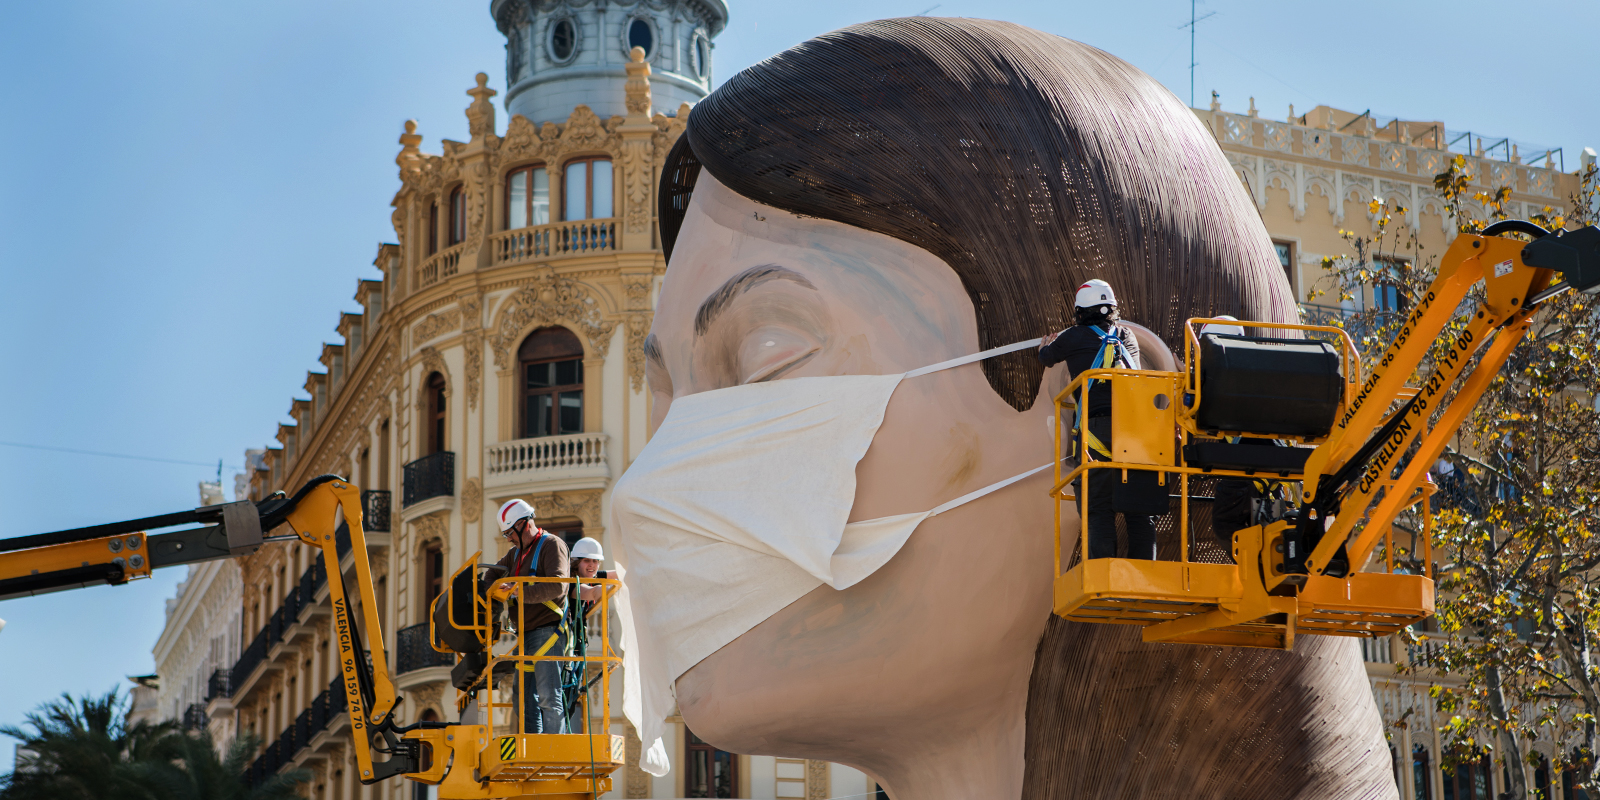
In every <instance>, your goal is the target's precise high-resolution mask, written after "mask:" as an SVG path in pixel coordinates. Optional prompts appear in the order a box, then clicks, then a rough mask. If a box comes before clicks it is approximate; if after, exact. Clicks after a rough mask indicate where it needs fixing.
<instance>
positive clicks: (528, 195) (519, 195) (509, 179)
mask: <svg viewBox="0 0 1600 800" xmlns="http://www.w3.org/2000/svg"><path fill="white" fill-rule="evenodd" d="M549 222H550V176H549V175H548V174H547V173H546V172H545V169H544V167H543V166H535V167H518V168H517V169H514V170H512V171H511V173H510V174H508V175H507V176H506V230H508V231H514V230H516V229H518V228H526V227H529V226H531V225H546V224H548V223H549Z"/></svg>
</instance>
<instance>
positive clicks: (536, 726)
mask: <svg viewBox="0 0 1600 800" xmlns="http://www.w3.org/2000/svg"><path fill="white" fill-rule="evenodd" d="M533 515H534V511H533V506H531V505H528V504H527V503H526V502H525V501H523V500H520V499H518V500H508V501H506V503H505V505H502V506H500V515H499V523H500V535H501V536H504V537H506V539H508V540H509V541H510V542H511V545H512V547H511V549H510V550H509V551H507V552H506V554H505V556H504V557H502V558H501V559H500V561H499V563H498V566H500V567H502V568H504V569H505V570H506V573H505V574H506V577H511V578H523V577H539V578H565V577H568V576H569V572H568V569H569V563H568V558H567V543H566V542H563V541H562V540H561V537H560V536H557V535H555V534H553V533H551V532H549V531H547V530H545V529H543V528H540V527H539V526H537V525H535V524H534V523H533ZM516 586H517V584H514V583H510V582H506V583H502V584H500V589H501V590H502V591H510V590H512V589H515V588H516ZM518 593H519V594H520V595H521V596H520V597H512V598H510V599H509V601H508V602H510V603H511V612H512V613H511V618H512V619H513V620H516V626H517V633H518V636H520V637H521V639H522V648H523V649H522V651H521V652H523V653H524V654H525V655H529V656H545V655H551V656H564V655H566V654H567V652H568V650H569V637H568V636H567V633H566V630H565V626H564V625H562V624H561V623H562V622H563V620H564V619H565V617H566V614H567V606H568V604H567V586H566V585H565V584H560V583H525V584H522V586H521V589H520V591H519V592H518ZM562 671H563V670H562V666H561V662H559V661H536V662H532V663H529V662H521V663H519V664H518V665H517V680H516V681H514V682H513V689H512V692H513V694H515V695H518V696H519V698H520V699H517V698H514V699H513V700H512V706H513V707H514V708H517V709H518V710H519V711H520V713H521V715H522V726H521V727H522V732H523V733H566V732H567V724H566V723H567V715H566V713H565V710H564V708H563V705H564V704H563V697H562V691H561V683H562V681H561V677H562ZM530 676H531V679H530Z"/></svg>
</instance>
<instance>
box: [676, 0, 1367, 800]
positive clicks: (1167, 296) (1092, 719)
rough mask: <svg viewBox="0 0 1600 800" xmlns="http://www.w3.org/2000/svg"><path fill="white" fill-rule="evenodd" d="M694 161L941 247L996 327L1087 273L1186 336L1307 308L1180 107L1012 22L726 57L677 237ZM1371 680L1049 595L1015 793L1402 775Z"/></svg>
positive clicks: (1065, 313)
mask: <svg viewBox="0 0 1600 800" xmlns="http://www.w3.org/2000/svg"><path fill="white" fill-rule="evenodd" d="M702 168H703V169H706V170H709V171H710V172H711V174H712V175H714V176H715V177H716V179H717V180H718V181H720V182H722V183H723V184H724V185H726V186H728V187H729V188H731V189H732V190H733V191H735V192H738V193H739V194H741V195H743V196H745V197H747V198H750V199H752V200H755V201H757V202H760V203H764V204H767V205H771V206H775V207H777V208H781V209H784V210H787V211H790V212H793V213H796V214H800V215H804V216H811V217H818V218H823V219H829V220H834V221H837V222H842V223H844V224H847V225H852V226H855V227H858V228H863V229H866V230H871V231H876V232H879V233H883V234H886V235H889V236H893V237H895V238H898V239H901V240H903V241H906V242H909V243H911V244H914V245H916V246H918V247H921V248H923V249H925V250H927V251H929V252H931V253H933V254H934V255H936V256H938V257H939V258H941V259H943V260H944V261H945V262H946V263H948V264H949V265H950V266H951V267H952V268H953V269H954V270H955V271H956V273H957V274H958V275H959V276H960V278H961V280H962V283H963V285H964V286H965V287H966V290H967V292H968V294H969V296H970V297H971V299H972V304H973V307H974V309H975V310H976V311H977V320H978V335H979V341H980V343H981V345H982V346H983V347H985V348H989V347H996V346H1000V345H1005V344H1010V343H1012V342H1016V341H1020V340H1023V339H1028V338H1032V337H1034V336H1038V335H1040V334H1041V333H1043V332H1045V331H1046V330H1058V329H1060V328H1062V327H1065V326H1066V325H1068V324H1070V322H1071V311H1072V308H1071V307H1072V295H1073V293H1074V292H1075V290H1076V288H1077V287H1078V286H1079V285H1080V284H1081V283H1082V282H1083V281H1086V280H1088V279H1090V278H1102V279H1104V280H1106V281H1109V282H1110V283H1111V284H1112V286H1113V287H1115V289H1116V292H1117V296H1118V299H1119V301H1120V304H1121V307H1122V311H1123V315H1124V317H1125V318H1127V319H1129V320H1133V321H1137V322H1140V323H1143V324H1145V325H1147V326H1149V327H1150V328H1152V329H1154V330H1155V331H1156V332H1157V333H1158V334H1159V335H1161V336H1162V337H1163V338H1164V339H1165V340H1166V341H1167V342H1168V343H1169V344H1172V345H1174V346H1179V343H1180V342H1181V339H1180V338H1179V336H1180V335H1181V325H1182V323H1183V320H1184V319H1186V318H1189V317H1193V316H1214V315H1217V314H1232V315H1234V316H1237V317H1240V318H1242V319H1253V320H1266V321H1294V320H1295V319H1296V314H1295V307H1294V298H1293V297H1292V295H1291V293H1290V289H1289V286H1288V282H1287V280H1286V279H1285V277H1284V275H1283V272H1282V270H1281V268H1280V267H1279V265H1278V262H1277V259H1276V258H1275V257H1274V254H1273V251H1272V246H1271V242H1270V240H1269V239H1268V238H1267V235H1266V231H1265V228H1264V227H1263V226H1262V225H1261V223H1260V220H1259V218H1258V217H1257V215H1256V212H1255V210H1254V209H1253V208H1252V207H1251V205H1252V204H1251V202H1250V198H1249V197H1248V195H1247V194H1246V193H1245V191H1244V189H1243V188H1242V187H1241V185H1240V182H1239V180H1238V179H1237V178H1236V177H1235V176H1234V174H1233V172H1232V171H1231V170H1230V169H1229V167H1228V164H1227V162H1226V161H1225V160H1224V158H1223V155H1222V153H1221V151H1220V150H1219V149H1218V147H1217V145H1216V143H1215V141H1214V139H1213V138H1212V136H1211V134H1210V133H1208V132H1207V131H1206V129H1205V127H1204V126H1203V125H1202V124H1201V123H1200V121H1199V120H1198V119H1197V118H1196V117H1195V115H1194V113H1193V112H1191V111H1190V110H1189V109H1188V108H1186V107H1185V106H1184V105H1183V103H1182V102H1180V101H1179V100H1178V99H1177V98H1176V97H1174V96H1173V95H1172V93H1171V92H1169V91H1167V90H1166V89H1165V88H1164V87H1162V86H1161V85H1160V84H1159V83H1157V82H1156V81H1155V80H1153V79H1152V78H1150V77H1149V76H1148V75H1145V74H1144V73H1143V72H1141V71H1139V70H1138V69H1136V68H1134V67H1132V66H1131V65H1129V64H1127V63H1125V62H1123V61H1121V60H1120V59H1117V58H1116V57H1114V56H1111V55H1109V54H1107V53H1104V52H1102V51H1100V50H1097V49H1095V48H1093V47H1089V46H1087V45H1084V44H1081V43H1078V42H1074V41H1070V40H1067V39H1063V38H1061V37H1057V36H1052V35H1049V34H1045V33H1041V32H1039V31H1035V30H1031V29H1028V28H1024V27H1021V26H1018V25H1014V24H1010V23H1004V22H994V21H986V20H967V19H944V18H927V17H915V18H908V19H891V20H880V21H877V22H869V23H864V24H861V25H855V26H851V27H848V28H844V29H841V30H838V31H834V32H833V33H829V34H827V35H824V36H821V37H818V38H816V39H812V40H810V41H807V42H805V43H803V44H800V45H798V46H796V47H794V48H791V49H789V50H787V51H785V52H783V53H780V54H778V55H777V56H774V57H772V58H770V59H768V60H766V61H763V62H761V63H760V64H757V65H755V66H753V67H751V68H749V69H747V70H745V71H744V72H741V73H739V74H738V75H736V76H734V77H733V78H732V79H730V80H729V81H728V82H727V83H726V84H724V85H723V86H722V87H721V88H719V89H718V90H717V91H715V92H713V93H712V94H711V95H710V96H709V97H707V98H706V99H705V100H704V101H702V102H701V103H700V104H699V105H698V106H696V107H695V109H694V111H693V113H692V114H691V115H690V117H689V121H688V128H687V132H686V134H685V136H684V137H683V138H682V139H680V140H679V142H678V144H677V145H676V146H675V147H674V149H673V151H672V152H671V153H670V154H669V155H668V158H667V163H666V169H665V172H664V174H663V176H662V186H661V195H660V205H659V208H660V219H661V238H662V243H663V246H664V249H665V250H666V251H667V253H668V256H669V257H670V255H671V251H672V246H673V244H674V242H675V240H676V238H677V232H678V228H679V226H680V225H681V224H682V220H683V214H684V211H685V210H686V209H687V208H688V202H689V198H690V196H691V195H692V192H693V188H694V182H695V179H696V177H697V176H698V173H699V170H700V169H702ZM984 369H985V373H986V375H987V376H988V378H989V382H990V384H991V385H992V386H993V387H994V389H995V391H996V392H998V393H999V394H1000V396H1001V397H1003V398H1005V400H1006V401H1007V402H1008V403H1010V404H1011V405H1012V406H1013V407H1015V408H1018V409H1026V408H1028V407H1029V406H1030V405H1031V404H1032V403H1033V402H1034V400H1035V398H1036V396H1037V395H1038V392H1039V383H1040V379H1041V376H1042V369H1041V367H1040V365H1039V363H1038V361H1037V360H1036V359H1035V358H1034V357H1033V356H1032V354H1030V353H1026V352H1024V353H1021V354H1017V355H1015V356H1011V357H1006V358H1003V359H990V360H988V361H985V362H984ZM1195 535H1196V536H1202V535H1204V536H1207V537H1209V533H1200V532H1197V533H1196V534H1195ZM1168 546H1169V547H1170V546H1171V545H1170V543H1169V544H1168ZM1040 613H1048V611H1047V610H1045V609H1041V611H1040ZM1370 698H1371V695H1370V689H1369V688H1368V687H1367V684H1366V679H1365V673H1364V671H1363V670H1362V668H1361V665H1360V659H1359V656H1358V655H1357V654H1356V653H1355V648H1354V647H1353V646H1352V645H1351V643H1349V642H1334V641H1330V640H1318V639H1317V638H1316V637H1305V638H1303V639H1302V643H1301V644H1300V645H1299V649H1298V651H1297V652H1294V653H1277V652H1267V651H1259V650H1221V649H1216V648H1203V647H1189V646H1174V645H1144V644H1142V643H1141V642H1140V640H1139V636H1138V632H1137V631H1136V630H1133V629H1130V628H1126V627H1122V626H1094V625H1083V624H1078V623H1069V622H1066V621H1064V620H1061V619H1059V618H1055V617H1052V619H1051V621H1050V625H1049V627H1048V628H1047V630H1046V633H1045V636H1044V638H1043V639H1042V640H1041V642H1040V644H1039V649H1038V652H1037V655H1036V657H1035V663H1034V671H1033V677H1032V680H1031V681H1030V685H1029V696H1028V730H1027V745H1026V753H1025V756H1026V764H1027V767H1026V777H1025V791H1024V796H1026V797H1038V798H1045V797H1052V798H1053V797H1095V798H1101V797H1129V798H1132V797H1168V796H1171V797H1186V798H1222V797H1227V798H1241V799H1249V798H1262V799H1264V798H1285V797H1318V796H1333V795H1332V794H1329V792H1334V793H1345V792H1348V791H1349V790H1350V789H1351V788H1352V787H1357V792H1356V795H1359V796H1376V795H1375V794H1374V793H1381V792H1382V791H1385V788H1384V784H1385V781H1387V782H1388V783H1387V791H1392V790H1393V779H1392V778H1390V777H1388V776H1387V772H1388V769H1387V765H1388V759H1387V758H1382V757H1380V755H1379V753H1380V751H1379V750H1378V749H1377V748H1381V747H1382V736H1381V733H1379V731H1378V719H1377V713H1376V708H1375V707H1374V706H1373V704H1372V701H1371V699H1370ZM1356 795H1351V796H1356Z"/></svg>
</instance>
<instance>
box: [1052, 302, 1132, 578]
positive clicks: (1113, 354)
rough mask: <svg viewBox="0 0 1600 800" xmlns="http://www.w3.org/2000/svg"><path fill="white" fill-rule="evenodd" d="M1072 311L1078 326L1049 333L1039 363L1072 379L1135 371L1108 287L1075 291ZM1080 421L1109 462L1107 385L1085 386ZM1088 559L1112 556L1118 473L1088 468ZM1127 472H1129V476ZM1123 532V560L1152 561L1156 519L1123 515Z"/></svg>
mask: <svg viewBox="0 0 1600 800" xmlns="http://www.w3.org/2000/svg"><path fill="white" fill-rule="evenodd" d="M1075 306H1076V308H1075V309H1074V311H1075V314H1076V316H1077V322H1078V324H1076V325H1074V326H1072V327H1070V328H1068V329H1066V330H1064V331H1062V332H1061V333H1060V334H1049V335H1046V336H1045V337H1044V343H1043V344H1041V345H1040V346H1039V360H1040V361H1041V362H1043V363H1044V365H1045V366H1046V367H1050V366H1054V365H1056V364H1059V363H1061V362H1063V361H1065V362H1067V369H1068V370H1069V371H1070V372H1071V373H1072V374H1073V375H1079V374H1082V373H1083V372H1084V371H1085V370H1089V369H1093V368H1095V367H1105V368H1118V369H1139V342H1138V340H1137V339H1135V338H1134V335H1133V331H1132V330H1131V329H1129V328H1128V327H1126V326H1123V325H1118V324H1116V323H1117V320H1118V319H1120V318H1121V317H1120V315H1119V314H1118V313H1117V298H1116V295H1115V294H1114V293H1113V292H1112V291H1111V285H1110V284H1108V283H1106V282H1105V281H1102V280H1099V279H1096V280H1091V281H1089V282H1088V283H1085V284H1084V285H1082V286H1080V287H1078V295H1077V298H1076V302H1075ZM1079 413H1080V414H1083V415H1084V416H1083V417H1082V418H1080V419H1079V427H1080V431H1081V433H1080V435H1084V434H1087V436H1088V437H1089V451H1090V453H1091V456H1092V457H1093V458H1094V459H1095V460H1096V461H1109V460H1111V384H1110V383H1108V382H1106V381H1096V382H1095V383H1094V385H1093V386H1091V387H1090V388H1089V402H1088V408H1087V409H1086V410H1080V411H1079ZM1088 476H1089V480H1088V483H1089V518H1088V520H1086V523H1087V524H1088V526H1089V554H1088V557H1089V558H1113V557H1115V556H1116V554H1117V508H1116V502H1115V496H1116V486H1117V484H1118V483H1119V482H1121V480H1122V473H1121V470H1114V469H1093V470H1089V472H1088ZM1131 477H1132V473H1131V472H1130V478H1131ZM1122 521H1123V524H1124V526H1125V527H1126V528H1127V530H1128V558H1139V559H1146V560H1150V559H1154V558H1155V557H1156V526H1155V521H1154V520H1153V519H1152V518H1151V517H1150V516H1149V515H1147V514H1130V513H1123V515H1122Z"/></svg>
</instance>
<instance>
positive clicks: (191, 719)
mask: <svg viewBox="0 0 1600 800" xmlns="http://www.w3.org/2000/svg"><path fill="white" fill-rule="evenodd" d="M205 726H206V707H205V705H204V704H203V703H190V704H189V707H188V708H186V709H184V710H183V729H184V730H186V731H197V730H200V729H202V728H204V727H205Z"/></svg>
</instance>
